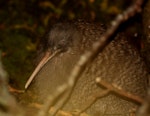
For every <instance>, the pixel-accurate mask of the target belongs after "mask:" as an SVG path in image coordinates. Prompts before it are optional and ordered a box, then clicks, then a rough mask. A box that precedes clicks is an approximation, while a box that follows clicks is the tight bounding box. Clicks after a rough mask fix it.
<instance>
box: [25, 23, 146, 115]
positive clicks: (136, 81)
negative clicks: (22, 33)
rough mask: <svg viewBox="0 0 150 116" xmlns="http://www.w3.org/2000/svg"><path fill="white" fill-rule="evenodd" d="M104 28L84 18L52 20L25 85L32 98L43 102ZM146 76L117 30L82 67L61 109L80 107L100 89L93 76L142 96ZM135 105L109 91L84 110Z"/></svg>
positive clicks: (121, 111)
mask: <svg viewBox="0 0 150 116" xmlns="http://www.w3.org/2000/svg"><path fill="white" fill-rule="evenodd" d="M105 30H106V27H105V26H104V25H102V24H99V23H88V22H84V21H77V22H71V23H70V22H66V23H57V24H55V25H54V26H53V27H52V28H51V29H50V31H49V32H48V33H47V34H46V35H45V42H44V44H43V47H42V49H43V51H42V52H41V54H42V55H41V54H39V55H40V56H42V57H43V58H42V60H41V61H40V63H39V65H38V66H37V67H36V69H35V71H34V72H33V74H32V75H31V77H30V78H29V80H28V81H27V83H26V85H25V89H27V90H28V91H31V92H33V93H34V94H35V95H36V100H37V101H38V102H40V103H43V102H44V99H46V96H48V95H49V94H52V93H54V91H55V90H56V88H57V87H58V86H60V85H62V84H64V83H66V82H67V80H68V75H69V74H70V72H71V71H72V69H73V67H74V65H75V64H76V62H77V61H78V60H79V58H80V56H81V55H82V54H83V53H84V52H85V51H88V50H90V49H91V47H92V44H93V42H95V41H97V40H98V39H100V37H101V36H102V34H103V33H104V32H105ZM43 54H44V55H43ZM147 76H148V72H147V71H146V66H145V63H144V62H143V60H142V58H141V57H140V55H139V52H138V51H137V49H135V48H134V47H133V46H132V45H131V44H130V43H129V42H128V41H127V39H126V37H125V35H124V34H121V33H120V34H118V35H117V36H116V37H115V39H114V40H113V41H112V42H111V43H110V44H109V45H108V46H107V47H106V48H105V49H104V50H103V51H102V52H101V53H99V55H98V57H97V58H96V59H95V60H94V61H93V62H92V63H91V64H90V65H88V66H87V67H86V69H85V71H84V72H83V74H82V75H81V77H80V78H79V80H78V82H77V84H76V86H75V88H74V90H73V92H72V95H71V98H70V99H69V100H68V102H67V104H66V105H65V106H64V108H63V109H64V110H66V111H74V110H83V109H84V108H85V107H86V106H87V104H89V102H90V99H91V98H92V97H95V96H94V95H96V94H97V93H98V92H101V91H103V90H104V88H103V87H100V86H98V85H97V84H96V83H95V79H96V78H97V77H99V78H101V79H103V80H105V81H106V82H108V83H110V84H113V85H117V87H119V88H122V89H123V90H125V91H127V92H129V93H131V94H134V95H137V96H139V97H142V98H143V97H144V96H145V95H146V90H147V86H148V85H147ZM137 107H138V105H137V104H136V103H134V102H132V101H130V100H127V99H125V98H122V97H120V96H118V95H117V94H115V93H111V94H109V95H107V96H104V97H102V98H100V99H98V100H97V101H96V102H95V103H94V104H93V105H92V106H91V107H90V108H88V109H87V110H86V113H87V114H89V115H91V116H105V115H110V116H114V115H119V116H129V115H130V110H132V109H136V108H137Z"/></svg>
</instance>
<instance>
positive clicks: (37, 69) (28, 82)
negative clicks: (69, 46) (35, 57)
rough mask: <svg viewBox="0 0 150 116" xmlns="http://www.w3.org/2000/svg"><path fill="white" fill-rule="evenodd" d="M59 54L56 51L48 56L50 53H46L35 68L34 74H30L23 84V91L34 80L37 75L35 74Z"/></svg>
mask: <svg viewBox="0 0 150 116" xmlns="http://www.w3.org/2000/svg"><path fill="white" fill-rule="evenodd" d="M58 52H59V50H58V51H56V52H54V53H52V54H50V52H46V53H45V55H44V57H43V58H42V60H41V61H40V63H39V64H38V65H37V67H36V68H35V70H34V72H33V73H32V75H31V76H30V77H29V79H28V80H27V82H26V84H25V89H27V88H28V87H29V85H30V84H31V82H32V80H33V79H34V77H35V76H36V75H37V73H38V72H39V71H40V70H41V69H42V68H43V67H44V65H45V64H46V63H47V62H48V61H49V60H51V59H52V58H53V57H54V56H55V55H56V54H57V53H58Z"/></svg>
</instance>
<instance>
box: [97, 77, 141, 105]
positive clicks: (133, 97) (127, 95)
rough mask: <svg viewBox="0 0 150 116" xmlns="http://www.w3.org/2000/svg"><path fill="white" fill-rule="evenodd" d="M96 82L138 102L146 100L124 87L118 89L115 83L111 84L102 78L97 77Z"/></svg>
mask: <svg viewBox="0 0 150 116" xmlns="http://www.w3.org/2000/svg"><path fill="white" fill-rule="evenodd" d="M96 83H97V84H99V85H101V86H103V87H105V88H106V89H108V90H110V91H112V92H114V93H116V94H118V95H120V96H122V97H126V98H128V99H130V100H132V101H134V102H136V103H138V104H142V103H143V101H144V100H143V99H142V98H140V97H139V96H136V95H133V94H131V93H129V92H127V91H125V90H123V89H118V88H116V87H114V86H113V85H111V84H109V83H108V82H106V81H104V80H101V79H100V78H96Z"/></svg>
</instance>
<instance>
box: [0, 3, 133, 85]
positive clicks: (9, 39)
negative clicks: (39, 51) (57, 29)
mask: <svg viewBox="0 0 150 116" xmlns="http://www.w3.org/2000/svg"><path fill="white" fill-rule="evenodd" d="M130 4H131V1H130V0H124V1H123V0H111V1H110V0H78V1H77V0H1V1H0V50H2V54H3V61H4V65H5V68H6V69H7V71H8V73H9V77H10V82H11V84H14V86H17V87H20V88H23V87H24V83H25V81H26V80H27V78H28V77H29V75H30V74H31V72H32V71H33V68H34V63H33V60H34V59H35V54H36V47H37V45H38V43H39V38H40V36H41V35H42V34H43V33H44V32H45V30H46V29H47V28H49V27H50V26H51V25H52V24H53V23H55V22H57V21H61V20H74V19H78V18H82V19H86V20H93V21H101V22H104V23H108V22H110V21H111V20H112V19H114V16H116V15H117V14H119V13H121V12H122V11H123V10H124V9H125V8H126V7H127V6H128V5H130Z"/></svg>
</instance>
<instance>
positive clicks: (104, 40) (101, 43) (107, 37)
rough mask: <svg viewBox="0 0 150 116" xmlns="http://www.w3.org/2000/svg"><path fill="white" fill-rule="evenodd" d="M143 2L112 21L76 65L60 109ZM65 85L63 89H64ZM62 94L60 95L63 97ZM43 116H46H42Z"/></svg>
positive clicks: (134, 5)
mask: <svg viewBox="0 0 150 116" xmlns="http://www.w3.org/2000/svg"><path fill="white" fill-rule="evenodd" d="M143 2H144V1H143V0H137V1H136V2H135V3H134V4H133V5H132V6H130V7H129V8H127V10H126V11H125V12H123V13H122V14H119V15H118V16H117V17H116V19H115V20H114V21H112V23H111V24H112V25H111V26H110V28H109V29H108V30H107V31H106V33H105V34H104V35H103V36H102V37H101V38H99V40H98V41H97V42H95V43H94V44H93V47H92V49H91V51H88V52H86V53H85V54H83V55H82V56H81V58H80V59H79V61H78V62H77V64H76V65H75V67H74V69H73V70H72V72H71V75H70V76H69V80H68V83H66V84H64V85H65V86H66V88H64V89H65V90H63V91H66V90H67V89H68V90H67V97H65V98H64V99H63V101H62V103H63V104H62V105H61V106H60V108H61V107H63V106H64V105H65V104H66V102H67V101H68V99H69V98H70V96H71V93H72V90H73V89H74V87H75V85H76V83H77V80H78V79H79V77H80V75H81V74H82V73H83V71H84V69H85V68H86V66H87V64H88V63H90V62H92V61H93V60H94V58H96V56H97V55H98V53H99V52H101V51H102V50H103V49H104V48H105V46H107V45H108V44H109V43H110V42H111V40H112V38H111V37H113V35H114V34H115V32H116V31H117V29H118V28H119V26H120V25H121V24H122V23H123V22H125V21H127V20H128V19H129V18H131V17H133V16H134V15H135V14H136V13H138V12H141V6H142V4H143ZM64 85H63V87H64ZM61 92H62V91H61ZM61 92H60V93H59V94H58V95H61ZM53 99H55V98H53ZM56 99H57V97H56ZM47 102H49V101H47ZM139 102H141V101H139ZM50 107H51V106H50V105H49V107H48V108H47V109H49V108H50ZM60 108H59V109H60ZM41 116H45V115H41Z"/></svg>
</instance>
